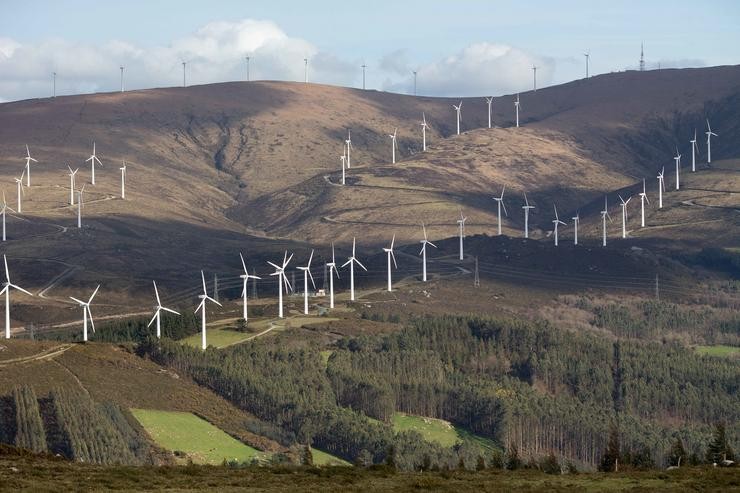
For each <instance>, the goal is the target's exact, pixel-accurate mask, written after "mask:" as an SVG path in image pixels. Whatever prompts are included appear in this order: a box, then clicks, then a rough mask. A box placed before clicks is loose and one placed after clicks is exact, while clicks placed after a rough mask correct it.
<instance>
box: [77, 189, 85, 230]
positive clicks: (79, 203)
mask: <svg viewBox="0 0 740 493" xmlns="http://www.w3.org/2000/svg"><path fill="white" fill-rule="evenodd" d="M84 191H85V185H82V188H81V189H80V190H79V191H78V192H77V228H78V229H79V228H81V227H82V192H84Z"/></svg>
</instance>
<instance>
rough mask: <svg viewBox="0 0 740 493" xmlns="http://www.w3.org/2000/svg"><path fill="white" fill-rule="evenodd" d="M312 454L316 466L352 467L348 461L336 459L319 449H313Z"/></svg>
mask: <svg viewBox="0 0 740 493" xmlns="http://www.w3.org/2000/svg"><path fill="white" fill-rule="evenodd" d="M311 454H312V455H313V463H314V465H316V466H351V465H352V464H350V463H349V462H347V461H346V460H342V459H340V458H339V457H335V456H333V455H331V454H327V453H326V452H324V451H323V450H319V449H317V448H311Z"/></svg>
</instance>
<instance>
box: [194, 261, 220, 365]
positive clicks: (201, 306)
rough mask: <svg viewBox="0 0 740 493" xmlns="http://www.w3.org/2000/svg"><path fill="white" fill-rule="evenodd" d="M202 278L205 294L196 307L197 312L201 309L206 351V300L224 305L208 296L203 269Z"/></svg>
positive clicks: (201, 326) (203, 340) (202, 345)
mask: <svg viewBox="0 0 740 493" xmlns="http://www.w3.org/2000/svg"><path fill="white" fill-rule="evenodd" d="M200 279H201V281H203V294H199V295H198V298H200V304H199V305H198V307H197V308H196V309H195V313H198V310H200V330H201V339H200V341H201V349H203V350H204V351H205V349H206V347H207V345H206V301H209V300H210V301H212V302H214V303H216V304H217V305H218V306H223V305H222V304H221V303H219V302H218V301H216V300H214V299H213V298H211V297H210V296H208V290H207V289H206V276H205V274H203V271H202V270H201V271H200Z"/></svg>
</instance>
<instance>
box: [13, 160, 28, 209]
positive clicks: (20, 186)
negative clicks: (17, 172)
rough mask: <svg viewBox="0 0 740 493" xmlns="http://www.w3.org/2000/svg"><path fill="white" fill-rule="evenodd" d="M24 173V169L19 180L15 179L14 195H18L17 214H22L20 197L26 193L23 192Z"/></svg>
mask: <svg viewBox="0 0 740 493" xmlns="http://www.w3.org/2000/svg"><path fill="white" fill-rule="evenodd" d="M25 173H26V170H25V169H24V170H23V172H22V173H21V177H20V178H15V186H16V191H17V192H16V193H17V194H18V214H20V213H22V212H23V202H22V200H21V197H22V196H23V194H25V193H26V191H25V190H23V175H24V174H25Z"/></svg>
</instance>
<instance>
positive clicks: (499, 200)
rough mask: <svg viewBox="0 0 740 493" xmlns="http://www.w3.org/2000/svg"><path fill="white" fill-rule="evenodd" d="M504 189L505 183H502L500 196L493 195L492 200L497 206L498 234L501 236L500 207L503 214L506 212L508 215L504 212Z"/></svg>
mask: <svg viewBox="0 0 740 493" xmlns="http://www.w3.org/2000/svg"><path fill="white" fill-rule="evenodd" d="M505 191H506V185H504V188H502V189H501V196H500V197H493V200H495V201H496V205H497V206H498V234H499V236H501V208H502V207H503V208H504V214H506V217H509V213H508V212H506V205H505V204H504V192H505Z"/></svg>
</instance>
